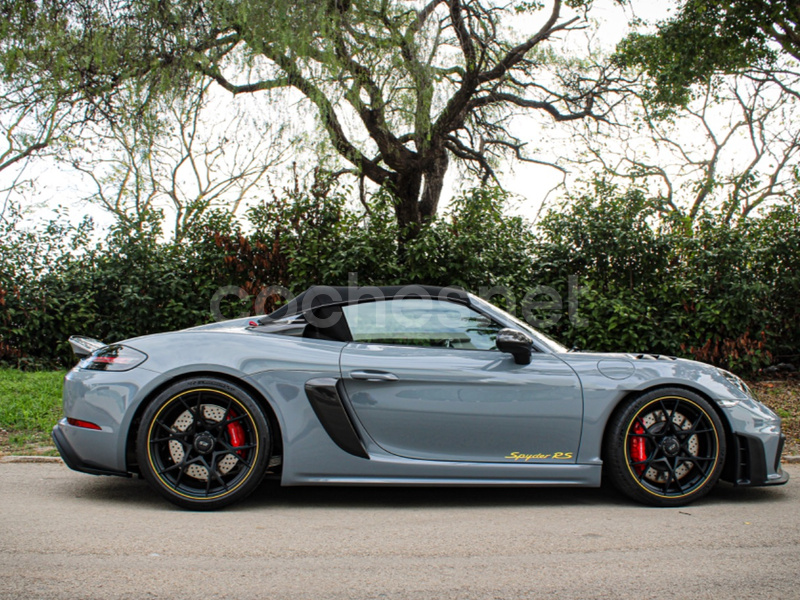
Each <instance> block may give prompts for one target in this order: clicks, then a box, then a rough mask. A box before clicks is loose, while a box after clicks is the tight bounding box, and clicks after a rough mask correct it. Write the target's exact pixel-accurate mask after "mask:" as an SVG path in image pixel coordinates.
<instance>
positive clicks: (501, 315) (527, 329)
mask: <svg viewBox="0 0 800 600" xmlns="http://www.w3.org/2000/svg"><path fill="white" fill-rule="evenodd" d="M469 300H470V304H471V305H472V306H474V307H475V308H476V309H477V310H479V311H481V312H485V313H486V314H487V316H489V317H492V318H494V319H497V320H498V321H500V322H501V323H505V324H506V325H510V326H511V328H512V329H513V328H514V327H519V328H521V329H522V330H523V332H524V333H527V334H528V335H529V336H531V338H533V342H534V344H535V345H536V346H537V347H539V348H540V349H541V350H543V351H545V352H551V353H553V354H563V353H567V352H569V348H567V347H566V346H564V345H562V344H559V343H558V342H557V341H555V340H554V339H552V338H550V337H548V336H546V335H545V334H543V333H542V332H541V331H539V330H538V329H534V328H533V327H531V326H530V325H528V324H527V323H525V322H524V321H522V320H521V319H518V318H517V317H515V316H514V315H512V314H509V313H507V312H506V311H504V310H503V309H501V308H497V307H496V306H495V305H494V304H492V303H491V302H488V301H487V300H484V299H483V298H481V297H479V296H475V295H474V294H469Z"/></svg>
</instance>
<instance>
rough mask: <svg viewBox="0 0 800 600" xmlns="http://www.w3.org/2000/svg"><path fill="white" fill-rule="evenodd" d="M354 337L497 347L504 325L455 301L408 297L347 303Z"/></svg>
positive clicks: (381, 341) (387, 341)
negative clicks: (499, 332) (498, 336)
mask: <svg viewBox="0 0 800 600" xmlns="http://www.w3.org/2000/svg"><path fill="white" fill-rule="evenodd" d="M343 310H344V315H345V318H346V319H347V324H348V326H349V327H350V331H351V333H352V337H353V341H356V342H369V343H375V344H402V345H405V346H409V345H410V346H434V347H444V348H462V349H469V350H494V349H495V348H496V347H495V339H496V337H497V332H498V331H500V329H502V326H501V325H500V324H498V323H496V322H495V321H493V320H492V319H490V318H489V317H486V316H484V315H482V314H480V313H479V312H477V311H475V310H473V309H471V308H469V307H468V306H464V305H462V304H456V303H454V302H447V301H442V300H432V299H422V298H420V299H405V300H386V301H378V302H365V303H362V304H353V305H350V306H345V307H343Z"/></svg>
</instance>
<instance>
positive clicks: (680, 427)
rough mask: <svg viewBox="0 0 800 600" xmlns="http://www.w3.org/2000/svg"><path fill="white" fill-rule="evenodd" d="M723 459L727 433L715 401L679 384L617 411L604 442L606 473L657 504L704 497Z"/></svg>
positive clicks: (632, 492) (626, 490) (631, 492)
mask: <svg viewBox="0 0 800 600" xmlns="http://www.w3.org/2000/svg"><path fill="white" fill-rule="evenodd" d="M724 462H725V433H724V430H723V427H722V422H721V421H720V418H719V416H718V415H717V413H716V411H715V410H714V409H713V408H712V407H711V405H710V404H709V403H708V402H707V401H706V400H705V399H703V398H701V397H700V396H698V395H697V394H695V393H693V392H690V391H688V390H684V389H680V388H668V389H660V390H654V391H652V392H648V393H645V394H643V395H641V396H639V397H637V398H634V399H633V400H631V401H629V402H628V403H627V404H625V405H623V406H622V407H621V409H620V410H618V411H617V412H616V413H615V414H614V416H613V417H612V418H611V420H610V422H609V426H608V429H607V431H606V437H605V445H604V465H605V474H606V476H607V477H609V478H610V479H611V482H612V483H613V484H614V485H615V486H616V487H617V488H618V489H619V490H620V491H622V492H623V493H624V494H626V495H627V496H629V497H631V498H633V499H634V500H638V501H640V502H644V503H646V504H651V505H654V506H680V505H683V504H688V503H689V502H693V501H695V500H698V499H699V498H702V497H703V496H705V495H706V494H707V493H708V492H709V491H711V489H712V488H713V487H714V485H715V484H716V483H717V481H718V480H719V477H720V474H721V472H722V467H723V463H724Z"/></svg>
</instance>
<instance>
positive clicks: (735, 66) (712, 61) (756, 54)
mask: <svg viewBox="0 0 800 600" xmlns="http://www.w3.org/2000/svg"><path fill="white" fill-rule="evenodd" d="M798 6H800V5H798V3H797V2H796V0H735V1H734V0H685V2H683V3H682V4H681V6H680V8H679V9H678V11H677V12H676V14H675V16H674V17H672V18H670V19H667V20H666V21H664V22H662V23H660V24H659V26H658V29H657V31H656V33H654V34H651V35H642V34H638V33H634V34H631V35H630V36H628V37H627V38H626V39H625V40H623V41H622V42H621V43H620V44H619V46H618V48H617V53H616V55H615V61H616V62H617V63H618V64H620V65H622V66H626V67H632V66H637V67H642V68H644V70H646V71H647V72H648V73H649V74H650V76H651V77H652V78H653V80H654V83H655V86H654V87H653V89H652V91H651V92H650V94H651V98H650V99H651V100H654V101H655V102H656V103H659V104H662V105H669V106H685V105H686V103H687V102H688V100H689V99H690V88H691V86H692V85H693V84H695V83H701V82H706V81H708V80H709V79H710V78H711V77H713V76H714V75H717V74H731V73H737V72H740V71H743V70H747V69H748V68H754V67H767V68H769V67H770V66H772V65H773V64H774V62H775V60H776V58H777V57H778V55H779V51H778V49H780V50H782V51H783V52H785V53H786V54H788V55H791V56H793V57H794V58H796V59H798V60H800V36H798V33H799V31H800V30H798V26H800V8H798ZM776 42H777V44H776Z"/></svg>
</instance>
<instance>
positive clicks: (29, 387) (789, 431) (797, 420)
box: [0, 369, 800, 456]
mask: <svg viewBox="0 0 800 600" xmlns="http://www.w3.org/2000/svg"><path fill="white" fill-rule="evenodd" d="M64 374H65V372H64V371H41V372H23V371H17V370H15V369H0V455H3V454H44V455H57V452H56V450H55V448H53V446H52V441H51V440H50V430H51V429H52V428H53V425H55V423H56V421H58V419H60V418H61V386H62V383H63V380H64ZM751 387H752V389H753V392H754V393H755V395H756V397H757V398H758V399H759V400H761V401H762V402H763V403H764V404H766V405H767V406H769V407H770V408H771V409H772V410H774V411H775V412H777V413H778V414H779V415H780V417H781V419H783V431H784V433H785V434H786V447H785V448H784V455H795V456H796V455H800V380H798V379H796V378H794V379H782V380H777V381H760V382H756V383H753V384H751Z"/></svg>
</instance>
